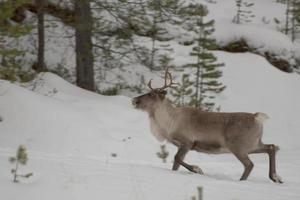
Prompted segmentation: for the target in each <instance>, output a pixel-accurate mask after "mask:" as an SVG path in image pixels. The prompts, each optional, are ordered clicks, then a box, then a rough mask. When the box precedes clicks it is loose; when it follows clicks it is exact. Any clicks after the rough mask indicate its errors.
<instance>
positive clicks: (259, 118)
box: [254, 112, 269, 123]
mask: <svg viewBox="0 0 300 200" xmlns="http://www.w3.org/2000/svg"><path fill="white" fill-rule="evenodd" d="M254 118H255V119H256V120H257V121H259V122H260V123H264V122H265V121H266V120H267V119H269V116H268V115H267V114H266V113H261V112H258V113H255V114H254Z"/></svg>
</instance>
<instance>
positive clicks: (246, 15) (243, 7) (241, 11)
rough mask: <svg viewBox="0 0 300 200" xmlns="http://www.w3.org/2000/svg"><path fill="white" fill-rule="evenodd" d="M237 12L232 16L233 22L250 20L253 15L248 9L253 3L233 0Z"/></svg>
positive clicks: (241, 22)
mask: <svg viewBox="0 0 300 200" xmlns="http://www.w3.org/2000/svg"><path fill="white" fill-rule="evenodd" d="M235 2H236V7H237V13H236V15H235V17H234V18H233V22H234V23H236V24H243V23H248V22H251V18H253V17H254V16H255V15H254V14H253V12H252V11H251V10H250V8H251V7H252V6H253V5H254V3H248V2H247V1H246V0H235Z"/></svg>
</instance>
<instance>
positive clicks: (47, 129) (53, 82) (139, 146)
mask: <svg viewBox="0 0 300 200" xmlns="http://www.w3.org/2000/svg"><path fill="white" fill-rule="evenodd" d="M216 55H217V56H218V58H219V60H220V61H221V62H224V63H225V64H226V67H224V68H223V70H224V76H223V82H224V83H225V85H227V89H226V90H225V91H224V93H222V95H221V96H219V97H218V102H219V103H220V104H221V105H222V110H223V111H248V112H257V111H262V112H266V113H268V115H269V116H270V120H269V121H267V122H266V124H265V133H264V141H265V142H266V143H275V144H277V145H279V146H280V147H281V150H280V151H279V152H278V154H277V167H278V169H277V170H278V173H279V175H280V176H282V179H283V181H284V184H276V183H273V182H272V181H270V180H269V179H268V159H267V155H251V159H252V160H253V162H254V164H255V167H254V169H253V171H252V173H251V175H250V177H249V178H248V180H247V181H243V182H240V181H238V179H239V178H240V176H241V173H242V171H243V166H242V165H241V164H240V162H239V161H238V160H236V158H234V157H233V156H232V155H230V154H228V155H218V156H212V155H206V154H199V153H194V152H190V153H189V154H188V156H187V158H186V161H187V162H189V163H193V164H197V165H199V166H201V167H202V169H203V171H204V173H205V175H203V176H201V175H198V174H192V173H190V172H188V171H187V170H185V169H182V168H180V171H177V172H174V171H171V170H170V169H171V166H172V160H173V156H174V153H175V150H176V149H175V148H174V147H173V146H172V145H167V150H168V151H169V152H170V156H169V157H168V159H167V163H162V161H161V160H160V159H159V158H158V157H157V156H156V152H158V151H159V143H158V142H157V141H156V140H155V139H154V137H153V136H152V135H151V133H150V131H149V124H148V120H147V115H146V113H143V112H140V111H137V110H135V109H133V108H132V106H131V104H130V99H129V98H127V97H123V96H117V97H106V96H101V95H97V94H93V93H90V92H87V91H84V90H82V89H80V88H77V87H75V86H73V85H71V84H69V83H67V82H65V81H64V80H62V79H60V78H59V77H57V76H55V75H53V74H50V73H46V74H41V75H40V76H39V77H38V78H37V79H36V81H35V82H33V83H32V84H29V85H26V87H25V88H24V87H20V86H17V85H15V84H11V83H9V82H7V81H3V80H2V81H0V115H1V117H2V118H3V121H2V122H0V186H1V187H0V194H1V199H5V200H19V199H24V200H38V199H39V200H40V199H43V200H48V199H49V200H53V199H63V200H68V199H70V200H76V199H96V198H97V199H99V198H100V199H112V200H113V199H132V200H140V199H161V200H165V199H174V200H175V199H176V200H183V199H186V200H188V199H191V197H192V196H195V195H196V194H197V190H196V187H197V186H202V187H203V188H204V199H210V200H218V199H226V200H227V199H228V200H232V199H243V200H253V199H257V200H263V199H264V200H269V199H272V200H276V199H278V200H282V199H289V200H298V199H300V190H299V188H300V173H299V171H300V160H299V159H298V157H299V154H300V150H299V144H300V140H299V139H300V135H299V131H298V130H299V124H300V120H299V117H298V116H299V113H300V106H299V102H300V94H299V93H298V91H299V85H300V79H299V76H298V75H296V74H286V73H283V72H281V71H279V70H277V69H276V68H274V67H272V66H271V65H270V64H269V63H268V62H267V61H266V60H265V59H264V58H262V57H261V56H258V55H253V54H249V53H245V54H230V53H224V52H216ZM32 90H34V91H32ZM19 144H24V145H25V146H26V147H27V148H28V153H29V162H28V164H27V165H26V166H24V167H21V168H20V170H21V171H20V172H24V173H25V172H33V173H34V176H33V177H31V178H29V179H28V180H21V182H20V183H17V184H16V183H13V182H12V176H11V174H10V169H11V168H12V167H13V166H12V165H11V164H10V163H9V162H8V157H9V156H11V155H14V153H15V151H16V149H17V146H18V145H19ZM113 154H116V157H115V156H113Z"/></svg>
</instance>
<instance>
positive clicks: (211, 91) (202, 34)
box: [187, 4, 225, 110]
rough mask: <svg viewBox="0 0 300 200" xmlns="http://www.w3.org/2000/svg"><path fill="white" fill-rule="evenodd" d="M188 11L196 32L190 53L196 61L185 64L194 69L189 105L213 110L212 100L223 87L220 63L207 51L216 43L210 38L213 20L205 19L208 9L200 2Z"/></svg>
mask: <svg viewBox="0 0 300 200" xmlns="http://www.w3.org/2000/svg"><path fill="white" fill-rule="evenodd" d="M187 10H188V13H189V15H190V17H191V21H194V23H195V24H194V26H191V27H193V31H194V32H195V34H196V45H195V46H194V47H193V49H192V51H191V53H190V55H191V56H193V57H195V58H196V62H194V63H190V64H187V67H191V68H193V69H194V70H195V74H194V77H195V81H194V92H193V94H192V95H191V103H190V104H191V105H192V106H194V107H196V108H201V109H204V110H213V108H214V105H215V103H214V102H213V101H212V100H213V99H214V97H215V94H216V93H220V92H222V91H223V90H224V89H225V86H223V85H222V83H221V82H219V81H218V79H219V78H220V77H221V76H222V72H221V71H220V69H219V68H220V67H222V66H223V64H222V63H217V58H216V57H215V56H214V54H213V53H212V52H211V51H209V49H213V48H214V47H215V46H216V44H215V40H214V39H212V38H211V34H212V33H213V32H214V21H213V20H209V21H206V20H205V16H206V15H207V14H208V10H207V8H206V7H205V6H203V5H201V4H195V5H190V6H189V7H188V8H187Z"/></svg>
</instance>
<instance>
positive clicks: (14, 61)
mask: <svg viewBox="0 0 300 200" xmlns="http://www.w3.org/2000/svg"><path fill="white" fill-rule="evenodd" d="M26 2H28V0H15V1H5V2H0V78H2V79H7V80H10V81H18V80H25V79H26V78H27V76H30V74H29V73H27V72H25V71H23V69H22V63H21V62H20V58H21V57H22V56H23V55H24V53H25V52H24V51H23V50H22V49H20V48H19V47H18V45H15V43H16V41H17V40H18V39H19V38H20V37H22V36H24V35H26V34H28V33H30V31H31V30H32V27H31V26H29V25H24V24H15V23H12V22H11V20H10V18H11V17H12V16H13V15H14V11H15V9H16V8H17V7H18V6H20V5H22V4H24V3H26Z"/></svg>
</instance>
